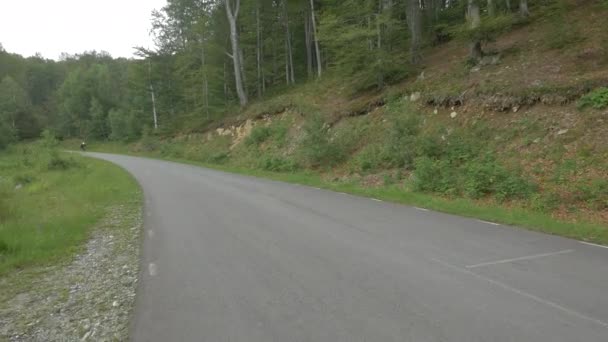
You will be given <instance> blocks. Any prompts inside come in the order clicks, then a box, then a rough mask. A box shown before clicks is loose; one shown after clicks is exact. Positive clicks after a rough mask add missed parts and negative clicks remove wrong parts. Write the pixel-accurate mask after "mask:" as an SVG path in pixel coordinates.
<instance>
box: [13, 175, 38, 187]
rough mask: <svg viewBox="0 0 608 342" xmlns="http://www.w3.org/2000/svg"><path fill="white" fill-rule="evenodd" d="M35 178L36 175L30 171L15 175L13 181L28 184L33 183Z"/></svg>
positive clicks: (18, 183)
mask: <svg viewBox="0 0 608 342" xmlns="http://www.w3.org/2000/svg"><path fill="white" fill-rule="evenodd" d="M35 180H36V177H34V175H32V174H29V173H22V174H18V175H16V176H14V177H13V182H15V185H27V184H31V183H33V182H34V181H35Z"/></svg>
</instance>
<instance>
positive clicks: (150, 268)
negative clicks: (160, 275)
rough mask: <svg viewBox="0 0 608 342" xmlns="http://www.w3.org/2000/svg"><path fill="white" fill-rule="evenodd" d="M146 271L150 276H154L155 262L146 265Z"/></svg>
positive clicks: (155, 272) (155, 271)
mask: <svg viewBox="0 0 608 342" xmlns="http://www.w3.org/2000/svg"><path fill="white" fill-rule="evenodd" d="M148 273H150V275H151V276H153V277H154V276H155V275H156V274H157V269H156V264H155V263H153V262H151V263H150V264H149V265H148Z"/></svg>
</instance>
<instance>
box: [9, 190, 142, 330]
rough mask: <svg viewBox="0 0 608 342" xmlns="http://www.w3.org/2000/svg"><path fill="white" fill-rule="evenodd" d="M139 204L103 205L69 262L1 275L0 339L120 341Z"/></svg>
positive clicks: (131, 288)
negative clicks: (99, 217) (103, 213)
mask: <svg viewBox="0 0 608 342" xmlns="http://www.w3.org/2000/svg"><path fill="white" fill-rule="evenodd" d="M142 224H143V220H142V212H141V203H140V202H139V201H134V202H133V203H128V204H125V205H122V206H116V207H112V208H109V209H108V212H107V214H106V216H105V217H104V218H103V219H102V220H101V221H100V222H99V223H98V225H97V227H95V229H94V230H93V232H92V235H91V238H90V240H89V241H88V242H87V244H86V246H84V248H82V250H81V251H80V252H79V253H77V255H76V256H75V257H74V258H73V259H72V260H71V261H69V262H67V263H63V264H60V265H53V266H45V267H35V268H28V269H27V270H24V271H20V272H15V273H13V274H11V275H9V276H6V277H4V278H2V279H0V293H1V294H0V341H2V340H4V341H79V340H80V341H87V340H89V341H108V340H109V341H114V340H118V341H122V340H126V339H127V338H128V333H129V325H130V318H131V315H132V312H133V307H134V302H135V292H136V288H137V283H138V275H139V254H140V245H141V232H142Z"/></svg>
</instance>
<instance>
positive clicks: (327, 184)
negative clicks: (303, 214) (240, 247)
mask: <svg viewBox="0 0 608 342" xmlns="http://www.w3.org/2000/svg"><path fill="white" fill-rule="evenodd" d="M93 149H94V150H96V151H99V152H111V153H120V154H127V155H134V156H144V157H150V158H156V159H163V160H169V161H174V162H180V163H186V164H191V165H197V166H202V167H207V168H211V169H216V170H220V171H226V172H232V173H238V174H242V175H249V176H254V177H262V178H267V179H273V180H278V181H283V182H289V183H296V184H302V185H308V186H314V187H319V188H323V189H328V190H333V191H340V192H346V193H350V194H354V195H360V196H365V197H373V198H378V199H382V200H386V201H391V202H396V203H401V204H406V205H414V206H418V207H423V208H428V209H432V210H436V211H440V212H445V213H449V214H455V215H459V216H465V217H472V218H478V219H482V220H486V221H493V222H497V223H502V224H507V225H513V226H517V227H522V228H526V229H529V230H534V231H539V232H543V233H547V234H552V235H559V236H563V237H568V238H573V239H577V240H582V241H589V242H595V243H600V244H605V245H608V227H606V226H604V225H601V224H598V223H593V222H587V221H585V220H584V218H583V219H580V220H577V221H562V220H558V219H556V218H554V217H552V216H550V215H548V214H545V213H540V212H536V211H532V210H529V209H525V208H521V207H505V206H500V205H497V204H488V203H483V202H481V201H476V200H472V199H465V198H445V197H439V196H435V195H430V194H424V193H420V192H415V191H411V190H408V189H405V188H403V187H402V186H400V185H388V186H383V187H378V188H366V187H363V186H361V185H359V184H356V183H353V182H333V181H328V180H324V179H323V178H322V177H321V176H320V175H319V174H318V173H314V172H312V171H298V172H290V173H279V172H271V171H264V170H259V169H250V168H243V167H237V166H230V165H217V164H210V163H204V162H199V161H193V160H187V159H182V158H171V157H167V156H162V155H161V154H159V153H158V152H150V153H136V154H135V153H132V152H131V151H129V149H128V146H125V145H122V144H116V143H110V144H97V145H94V146H93Z"/></svg>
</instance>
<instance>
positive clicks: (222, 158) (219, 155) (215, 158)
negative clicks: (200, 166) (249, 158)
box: [204, 152, 230, 164]
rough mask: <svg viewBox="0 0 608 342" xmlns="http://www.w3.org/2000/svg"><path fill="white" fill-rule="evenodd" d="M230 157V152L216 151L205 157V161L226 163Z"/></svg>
mask: <svg viewBox="0 0 608 342" xmlns="http://www.w3.org/2000/svg"><path fill="white" fill-rule="evenodd" d="M229 159H230V154H229V153H228V152H215V153H212V154H211V155H209V156H208V157H207V158H205V160H204V161H205V162H207V163H211V164H225V163H226V162H228V160H229Z"/></svg>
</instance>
